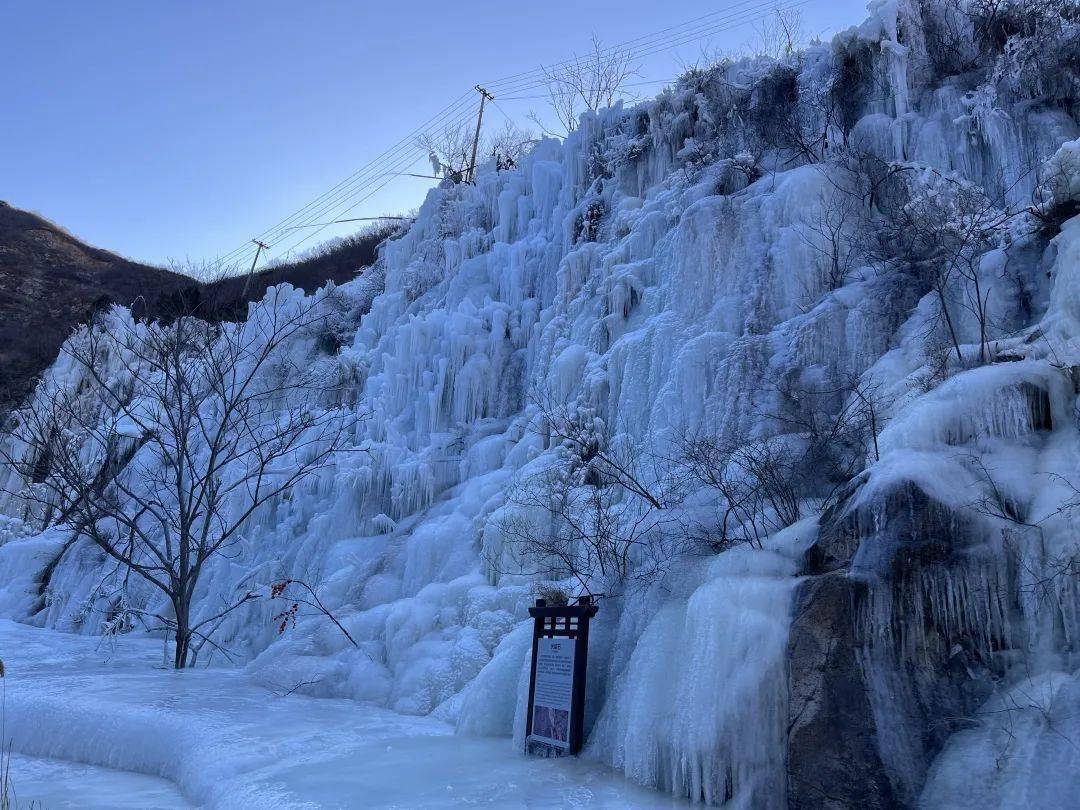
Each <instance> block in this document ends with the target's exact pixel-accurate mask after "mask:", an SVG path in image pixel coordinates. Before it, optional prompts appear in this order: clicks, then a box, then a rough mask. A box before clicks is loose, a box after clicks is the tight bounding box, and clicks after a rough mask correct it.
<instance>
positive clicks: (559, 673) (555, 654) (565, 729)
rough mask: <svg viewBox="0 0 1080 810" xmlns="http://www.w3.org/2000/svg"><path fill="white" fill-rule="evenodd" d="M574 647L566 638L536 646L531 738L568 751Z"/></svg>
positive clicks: (546, 639)
mask: <svg viewBox="0 0 1080 810" xmlns="http://www.w3.org/2000/svg"><path fill="white" fill-rule="evenodd" d="M574 646H575V642H574V641H572V640H571V639H568V638H541V639H539V640H538V643H537V646H536V686H535V688H534V690H533V706H532V711H533V724H532V737H533V739H534V740H539V741H540V742H545V743H547V744H548V745H551V746H554V747H555V748H561V749H563V750H564V751H569V750H570V711H571V709H572V707H573V697H574Z"/></svg>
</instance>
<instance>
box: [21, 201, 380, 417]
mask: <svg viewBox="0 0 1080 810" xmlns="http://www.w3.org/2000/svg"><path fill="white" fill-rule="evenodd" d="M395 232H396V228H394V227H383V228H375V229H370V230H367V231H364V232H361V233H359V234H356V235H354V236H350V237H347V238H344V239H338V240H335V241H334V242H333V243H331V244H329V245H327V246H324V247H323V248H321V249H319V250H317V251H315V252H314V253H313V255H311V256H310V257H307V258H304V259H301V260H298V261H293V262H288V263H284V264H279V265H275V266H273V267H270V268H267V269H263V270H259V271H258V272H256V273H255V274H254V275H253V276H252V277H251V279H250V280H248V278H247V277H246V276H245V275H241V276H236V277H226V278H220V279H215V280H213V281H209V282H200V281H196V280H194V279H192V278H190V277H188V276H185V275H181V274H179V273H174V272H170V271H168V270H165V269H162V268H160V267H152V266H149V265H145V264H140V263H138V262H133V261H130V260H128V259H124V258H123V257H121V256H117V255H116V254H114V253H110V252H109V251H107V250H102V249H101V248H96V247H91V246H90V245H87V244H85V243H83V242H81V241H80V240H78V239H76V238H75V237H73V236H72V235H71V234H69V233H68V232H67V231H65V230H63V229H62V228H60V227H59V226H57V225H55V224H53V223H51V222H49V221H48V220H46V219H43V218H42V217H40V216H38V215H36V214H32V213H29V212H27V211H21V210H19V209H17V208H13V207H12V206H10V205H8V204H7V203H4V202H2V201H0V411H3V410H5V409H6V408H8V407H10V406H11V405H12V404H15V403H17V402H18V401H20V400H21V399H22V398H23V397H24V396H25V395H26V394H27V393H28V392H29V390H30V386H31V384H32V380H33V379H34V377H36V376H37V375H38V374H40V373H41V372H42V371H44V370H45V369H46V368H48V366H49V365H50V364H51V363H52V362H53V361H54V360H55V359H56V356H57V353H58V352H59V350H60V347H61V345H63V342H64V341H65V340H66V339H67V337H68V336H69V335H70V334H71V332H72V330H73V329H74V328H75V327H76V326H78V325H79V324H82V323H85V322H86V321H87V320H88V319H89V318H90V316H91V315H93V314H94V313H95V312H98V311H101V310H102V309H104V308H106V307H108V306H109V305H111V304H119V305H121V306H125V307H129V308H130V309H131V311H132V313H133V314H134V315H135V316H136V317H138V318H152V319H156V318H164V319H166V320H168V319H172V318H175V317H177V316H178V315H183V314H195V315H197V316H198V317H200V318H204V319H206V320H211V321H236V320H241V319H243V318H244V317H246V315H247V305H248V303H250V302H251V301H258V300H259V299H261V298H262V297H263V295H265V293H266V290H267V289H268V288H269V287H271V286H273V285H275V284H283V283H288V284H292V285H293V286H295V287H297V288H299V289H302V290H306V291H308V292H315V290H317V289H318V288H319V287H321V286H323V285H324V284H326V283H327V282H335V283H338V284H341V283H344V282H346V281H349V280H351V279H353V278H355V276H356V274H357V272H358V271H359V270H360V268H363V267H368V266H370V265H371V264H373V263H374V261H375V258H376V250H377V248H378V245H379V244H380V243H381V242H382V241H383V240H384V239H386V238H387V237H389V236H391V235H392V234H393V233H395Z"/></svg>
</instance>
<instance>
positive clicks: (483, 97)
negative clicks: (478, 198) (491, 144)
mask: <svg viewBox="0 0 1080 810" xmlns="http://www.w3.org/2000/svg"><path fill="white" fill-rule="evenodd" d="M476 89H477V91H478V92H479V93H480V112H479V113H478V114H477V116H476V134H475V135H473V142H472V160H471V161H469V176H468V177H467V178H466V180H468V182H470V183H471V182H473V181H474V180H475V179H476V150H477V148H478V147H479V146H480V124H481V123H482V122H483V120H484V102H485V101H488V100H489V99H490V100H491V101H494V100H495V96H493V95H491V93H489V92H488V91H487V90H485V89H484V88H483V87H481V86H480V85H476Z"/></svg>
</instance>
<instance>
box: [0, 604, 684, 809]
mask: <svg viewBox="0 0 1080 810" xmlns="http://www.w3.org/2000/svg"><path fill="white" fill-rule="evenodd" d="M161 653H162V651H161V647H160V646H159V645H158V644H157V643H156V642H152V641H149V640H145V639H137V638H130V637H127V638H123V639H121V640H120V641H119V642H118V644H117V645H116V646H115V648H113V649H111V650H110V649H108V647H107V646H106V645H104V644H103V643H102V640H101V639H100V638H94V637H88V636H75V635H69V634H64V633H58V632H55V631H52V630H45V629H39V628H34V627H29V626H26V625H20V624H16V623H14V622H11V621H7V620H0V658H2V659H3V660H4V663H5V666H6V668H7V677H6V678H5V679H4V680H5V688H6V696H5V700H6V717H5V723H6V730H5V734H6V736H7V737H8V739H9V740H10V741H11V742H12V744H13V747H14V750H15V751H16V752H19V753H20V754H24V755H28V756H32V757H50V758H55V759H62V760H69V761H71V762H77V763H83V764H86V765H94V766H101V767H105V768H113V769H119V770H124V771H135V772H137V773H139V774H146V775H149V776H158V777H164V778H166V779H169V780H171V781H173V782H175V783H176V784H177V785H179V787H180V789H181V790H182V791H183V792H184V794H185V795H186V796H187V798H188V799H189V800H191V801H192V802H195V803H196V804H198V805H201V806H208V807H228V808H245V807H251V808H255V807H258V808H267V807H402V808H404V807H410V808H411V807H456V806H461V805H487V806H521V807H530V808H548V807H628V806H632V807H673V806H682V805H681V804H680V803H677V802H674V801H673V800H672V799H671V798H670V797H668V796H663V795H661V794H658V793H654V792H652V791H648V790H644V789H641V788H638V787H636V786H634V785H632V784H631V783H629V782H627V781H626V780H625V779H623V778H622V777H621V776H620V775H618V774H616V773H614V772H613V771H611V770H609V769H608V768H606V767H604V766H601V765H599V764H597V763H594V762H590V761H587V760H569V759H564V760H538V759H527V758H525V757H524V756H522V755H519V754H518V753H517V752H516V751H515V750H514V748H513V746H512V745H511V744H510V742H509V741H508V740H506V739H499V738H494V739H485V738H470V737H462V736H454V734H453V730H452V728H451V727H450V726H449V725H447V724H444V723H441V722H439V721H437V720H433V719H431V718H425V717H408V716H405V715H399V714H395V713H393V712H390V711H387V710H385V709H380V708H376V707H372V706H368V705H364V704H360V703H356V702H352V701H346V700H329V699H326V700H324V699H316V698H309V697H305V696H301V695H290V696H287V697H281V696H278V695H276V694H274V693H273V692H270V691H267V690H265V689H262V688H259V687H256V686H254V685H252V684H250V683H249V682H248V680H247V679H246V677H245V675H244V673H243V672H242V671H239V670H233V669H209V670H194V671H188V672H179V673H178V672H173V671H170V670H167V669H163V668H161ZM291 686H292V684H283V691H285V690H287V689H288V688H289V687H291ZM20 762H22V763H24V764H25V760H24V759H23V758H22V757H19V758H16V759H15V760H14V762H13V765H14V768H13V772H12V775H13V779H14V780H16V784H18V783H17V780H18V778H19V773H18V770H17V768H18V767H19V764H20ZM38 767H41V765H40V763H39V764H38ZM73 770H74V771H75V772H76V773H77V772H78V769H73ZM99 776H100V774H99ZM131 776H132V775H131V774H120V775H117V780H118V781H117V789H118V791H119V790H125V791H126V790H127V789H128V787H127V786H128V782H127V781H125V780H126V779H129V778H130V777H131ZM73 778H75V777H74V776H73ZM31 781H32V779H31ZM55 787H56V786H55V785H53V788H55ZM140 787H145V786H140ZM132 789H135V788H134V787H133V788H132ZM99 795H103V794H100V793H99ZM20 798H21V799H23V800H27V801H28V800H29V799H31V798H34V797H33V796H29V795H26V793H25V792H24V793H23V794H21V796H20ZM171 801H172V802H173V803H172V804H171V805H169V804H166V805H162V806H172V807H175V806H178V805H177V803H176V800H175V798H173V799H172V800H171ZM81 806H83V807H88V806H91V805H87V804H85V803H83V804H82V805H81ZM99 806H100V805H99ZM107 806H116V805H115V803H110V804H109V805H107Z"/></svg>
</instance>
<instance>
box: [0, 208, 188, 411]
mask: <svg viewBox="0 0 1080 810" xmlns="http://www.w3.org/2000/svg"><path fill="white" fill-rule="evenodd" d="M195 286H196V283H195V282H194V281H193V280H192V279H190V278H187V277H185V276H181V275H178V274H176V273H170V272H168V271H167V270H162V269H160V268H157V267H149V266H147V265H145V264H139V263H137V262H132V261H129V260H127V259H124V258H122V257H120V256H117V255H116V254H114V253H109V252H108V251H106V250H100V249H99V248H95V247H91V246H89V245H86V244H84V243H83V242H80V241H79V240H78V239H76V238H75V237H73V236H71V234H69V233H66V232H65V231H63V230H62V229H61V228H59V227H57V226H56V225H54V224H52V223H51V222H48V221H47V220H44V219H42V218H41V217H39V216H36V215H35V214H31V213H28V212H26V211H20V210H19V209H17V208H12V207H11V206H10V205H8V204H7V203H3V202H0V409H3V408H5V407H6V406H8V405H9V404H10V403H12V402H13V401H17V400H19V399H21V398H22V397H23V396H24V395H25V394H26V393H27V392H28V391H29V390H30V387H31V381H32V380H33V378H34V377H35V376H36V375H37V374H40V373H41V372H42V371H43V370H44V369H45V368H47V367H48V366H49V365H50V364H51V363H52V362H53V361H54V360H55V359H56V355H57V352H58V351H59V350H60V346H61V344H62V343H63V342H64V340H65V339H66V338H67V336H68V335H69V334H70V332H71V330H72V329H73V328H74V327H75V326H76V325H78V324H79V323H81V322H83V321H85V320H86V319H87V318H88V317H90V316H91V315H92V314H93V313H94V312H95V311H96V310H98V309H99V308H101V307H103V306H107V305H108V304H121V305H124V306H133V307H134V308H135V309H138V310H141V312H143V313H145V314H153V313H154V312H155V311H156V306H157V302H158V300H159V299H160V298H161V297H162V296H163V295H167V294H171V293H174V292H176V291H179V290H182V289H186V288H192V287H195Z"/></svg>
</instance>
